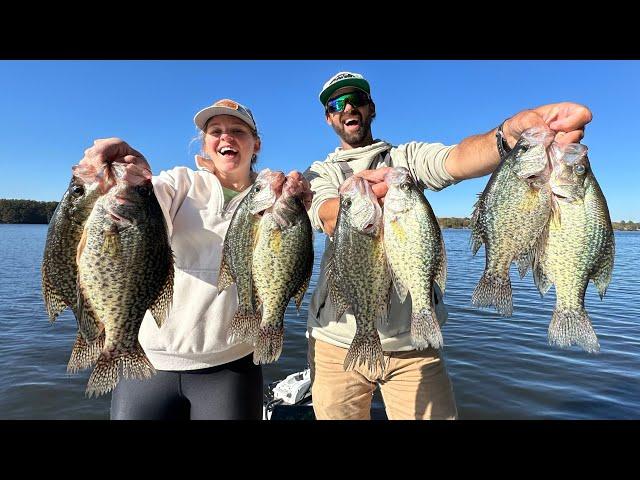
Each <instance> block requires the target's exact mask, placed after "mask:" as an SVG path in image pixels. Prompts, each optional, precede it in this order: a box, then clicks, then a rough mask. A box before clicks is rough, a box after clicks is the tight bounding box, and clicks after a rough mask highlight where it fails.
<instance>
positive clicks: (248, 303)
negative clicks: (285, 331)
mask: <svg viewBox="0 0 640 480" xmlns="http://www.w3.org/2000/svg"><path fill="white" fill-rule="evenodd" d="M284 181H285V175H284V173H283V172H279V171H275V172H272V171H271V170H269V169H268V168H265V169H264V170H262V171H261V172H260V173H259V174H258V177H257V178H256V181H255V183H254V184H253V187H252V188H251V190H250V191H249V193H247V195H246V196H245V197H244V198H243V199H242V201H241V202H240V204H239V205H238V207H237V208H236V211H235V212H234V213H233V216H232V217H231V222H230V223H229V228H228V229H227V233H226V235H225V237H224V243H223V246H222V261H221V264H220V274H219V276H218V291H219V292H222V291H223V290H224V289H225V288H227V287H228V286H229V285H231V284H232V283H235V284H236V287H237V291H238V310H237V311H236V313H235V315H234V316H233V320H232V321H231V326H230V329H229V337H228V339H227V341H228V342H229V343H235V342H241V341H251V340H252V339H253V337H254V335H255V334H256V332H257V329H258V325H259V324H260V313H259V312H258V305H257V300H256V296H255V289H254V286H253V277H252V275H251V262H252V258H253V247H254V244H255V239H256V231H257V229H258V225H259V224H260V218H261V217H260V216H258V214H259V213H260V212H263V211H264V210H266V209H268V208H270V207H272V206H273V204H274V203H275V201H276V199H277V198H278V195H280V192H281V190H282V185H283V184H284Z"/></svg>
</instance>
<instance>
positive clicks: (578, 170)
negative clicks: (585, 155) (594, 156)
mask: <svg viewBox="0 0 640 480" xmlns="http://www.w3.org/2000/svg"><path fill="white" fill-rule="evenodd" d="M585 170H586V168H584V165H580V164H577V165H574V166H573V171H574V172H576V173H577V174H578V175H582V174H584V172H585Z"/></svg>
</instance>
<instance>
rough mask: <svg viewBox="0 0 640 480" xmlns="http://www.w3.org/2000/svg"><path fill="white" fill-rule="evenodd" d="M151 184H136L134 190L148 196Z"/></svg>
mask: <svg viewBox="0 0 640 480" xmlns="http://www.w3.org/2000/svg"><path fill="white" fill-rule="evenodd" d="M151 190H152V188H151V186H150V185H138V186H137V187H136V191H137V192H138V193H139V194H140V195H141V196H143V197H148V196H149V195H151Z"/></svg>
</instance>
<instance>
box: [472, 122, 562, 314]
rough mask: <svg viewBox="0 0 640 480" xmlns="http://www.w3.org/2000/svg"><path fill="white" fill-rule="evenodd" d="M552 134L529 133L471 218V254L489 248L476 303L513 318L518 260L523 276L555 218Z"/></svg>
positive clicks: (493, 177) (497, 173) (504, 163)
mask: <svg viewBox="0 0 640 480" xmlns="http://www.w3.org/2000/svg"><path fill="white" fill-rule="evenodd" d="M552 141H553V132H552V131H551V130H546V129H543V128H530V129H529V130H526V131H525V132H523V133H522V136H521V137H520V139H519V140H518V142H517V143H516V146H515V147H514V148H513V150H512V151H511V152H510V153H509V154H508V155H507V156H506V157H505V158H504V159H503V161H502V162H501V163H500V165H499V166H498V168H497V169H496V170H495V171H494V172H493V174H492V175H491V178H490V179H489V182H488V183H487V186H486V187H485V189H484V191H483V192H482V193H481V194H480V198H479V199H478V202H477V203H476V205H475V209H474V211H473V214H472V216H471V229H472V230H471V250H472V252H473V254H474V255H475V254H476V252H477V251H478V249H479V248H480V245H482V244H484V246H485V258H486V260H485V269H484V272H483V274H482V277H481V278H480V281H479V282H478V285H477V286H476V288H475V290H474V292H473V297H472V300H471V301H472V304H473V305H475V306H477V307H489V306H492V305H493V306H495V308H496V310H497V311H498V313H499V314H501V315H504V316H510V315H511V314H512V313H513V300H512V293H511V279H510V277H509V268H510V266H511V262H513V261H514V260H515V261H516V262H517V264H518V271H519V273H520V277H524V275H525V274H526V273H527V270H528V268H529V266H530V265H531V263H532V261H533V258H534V257H535V255H537V254H539V250H540V249H541V248H543V247H542V246H543V245H544V237H545V235H546V226H547V224H548V220H549V216H550V214H551V189H550V187H549V184H548V182H547V180H548V178H549V177H548V176H549V173H550V164H549V161H548V155H547V148H548V147H549V145H550V144H551V142H552Z"/></svg>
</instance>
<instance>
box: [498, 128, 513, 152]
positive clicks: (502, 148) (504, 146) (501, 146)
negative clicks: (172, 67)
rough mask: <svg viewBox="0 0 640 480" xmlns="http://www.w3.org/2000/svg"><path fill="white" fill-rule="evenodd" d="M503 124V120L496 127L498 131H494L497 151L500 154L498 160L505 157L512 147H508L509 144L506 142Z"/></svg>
mask: <svg viewBox="0 0 640 480" xmlns="http://www.w3.org/2000/svg"><path fill="white" fill-rule="evenodd" d="M503 125H504V122H502V123H501V124H500V126H499V127H498V131H497V132H496V143H497V144H498V153H499V154H500V160H502V159H503V158H504V157H506V156H507V155H508V154H509V152H511V150H512V148H511V147H509V144H508V143H507V139H506V138H505V136H504V132H503V131H502V126H503Z"/></svg>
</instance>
